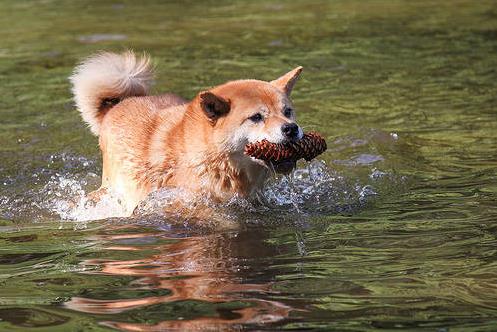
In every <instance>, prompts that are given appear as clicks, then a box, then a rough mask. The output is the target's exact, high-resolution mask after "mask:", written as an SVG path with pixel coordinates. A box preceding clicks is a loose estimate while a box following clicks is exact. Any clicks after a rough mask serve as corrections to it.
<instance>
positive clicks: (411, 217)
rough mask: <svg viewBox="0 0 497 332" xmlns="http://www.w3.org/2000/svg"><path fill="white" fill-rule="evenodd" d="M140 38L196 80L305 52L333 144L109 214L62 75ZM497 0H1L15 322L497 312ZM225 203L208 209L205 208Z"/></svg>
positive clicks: (4, 155)
mask: <svg viewBox="0 0 497 332" xmlns="http://www.w3.org/2000/svg"><path fill="white" fill-rule="evenodd" d="M125 48H133V49H135V50H139V51H141V50H145V51H147V52H149V53H150V54H151V55H152V56H153V58H154V59H155V63H156V65H157V82H156V85H155V88H154V89H155V90H156V91H157V92H159V91H174V92H177V93H179V94H180V95H183V96H185V97H192V96H194V95H195V93H196V92H198V91H199V90H201V89H204V88H207V87H210V86H213V85H216V84H219V83H222V82H224V81H227V80H231V79H238V78H259V79H266V80H270V79H274V78H276V77H277V76H279V75H280V74H282V73H284V72H286V71H288V70H289V69H291V68H294V67H295V66H297V65H302V66H304V68H305V69H304V74H303V77H302V79H301V81H300V82H299V83H298V85H297V86H296V88H295V90H294V93H293V99H294V103H295V105H296V108H297V112H298V118H299V122H300V123H301V124H302V125H303V126H304V127H305V128H306V129H307V130H310V129H313V130H318V131H320V132H322V133H323V134H324V135H326V137H327V139H328V143H329V144H328V145H329V147H330V148H329V150H328V152H327V153H326V154H324V155H323V156H322V158H321V159H322V160H323V161H319V162H315V163H313V164H311V165H306V164H302V165H300V170H299V171H298V172H296V174H294V175H293V177H292V178H291V179H287V178H280V179H276V180H275V181H274V182H273V183H272V184H271V185H269V186H268V188H267V189H266V190H265V193H264V195H263V196H262V197H261V201H262V202H261V203H259V204H255V205H254V204H250V203H248V202H244V201H240V200H234V201H233V202H230V203H229V204H227V205H225V206H220V207H218V210H219V211H220V212H219V215H218V216H216V218H218V219H225V220H228V221H229V222H230V223H231V224H234V225H237V227H236V228H235V227H233V228H232V229H223V230H213V229H212V228H209V227H197V226H195V221H194V220H192V219H191V217H190V216H189V215H188V214H184V213H179V214H176V215H166V216H164V215H156V214H153V213H152V212H153V211H154V206H156V205H160V204H161V202H163V201H164V200H167V198H168V195H170V194H171V193H160V194H159V195H158V196H159V197H154V198H152V199H151V200H150V201H149V202H148V203H147V205H146V206H144V207H143V209H144V211H145V212H147V213H144V215H143V216H141V217H137V218H130V219H119V218H110V219H106V220H101V221H86V222H82V221H75V219H97V217H98V216H99V215H102V214H101V213H104V212H109V210H110V212H112V206H110V205H109V206H104V207H103V210H105V209H107V210H106V211H102V210H98V209H97V210H90V211H88V210H85V209H82V208H79V209H74V208H73V207H71V205H70V203H71V202H72V201H74V200H77V199H78V198H79V197H81V196H82V195H84V193H85V192H88V191H90V190H92V189H95V188H96V187H97V186H98V182H99V179H98V174H99V173H100V168H101V166H100V155H99V151H98V147H97V140H96V138H95V137H93V136H91V134H90V132H89V130H88V129H87V128H85V126H84V125H83V123H82V121H81V120H80V118H79V116H78V114H77V112H76V110H75V109H74V107H73V106H72V102H71V95H70V93H69V86H68V81H67V77H68V75H69V74H70V72H71V70H72V68H73V67H74V65H75V64H76V63H77V62H78V61H80V60H81V59H82V58H83V57H85V56H87V55H89V54H91V53H93V52H95V51H97V50H102V49H105V50H114V51H120V50H123V49H125ZM496 70H497V3H496V2H495V1H468V0H465V1H458V0H454V1H407V0H405V1H401V0H392V1H382V0H378V1H374V0H371V1H341V0H337V1H183V2H181V4H179V3H177V4H176V3H173V2H169V1H141V2H138V1H107V0H105V1H50V0H44V1H16V0H3V1H1V2H0V82H1V83H0V160H1V161H0V330H4V331H31V330H33V331H78V330H92V331H100V330H102V331H103V330H108V329H112V328H117V329H121V330H127V331H147V330H171V329H177V330H179V331H188V330H195V329H198V330H215V331H217V330H243V329H249V330H251V329H258V330H275V329H286V330H305V329H306V330H322V331H332V330H336V331H364V330H381V331H396V330H409V331H440V332H441V331H495V330H497V278H496V275H497V263H496V257H497V249H496V248H497V238H496V236H497V226H496V225H495V221H496V219H497V218H496V217H497V206H496V195H497V173H496V170H497V122H496V119H497V110H496V106H497V97H496V95H497V93H496V92H497V72H496ZM208 224H209V222H208V221H207V222H206V225H208Z"/></svg>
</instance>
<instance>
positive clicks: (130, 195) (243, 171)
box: [70, 52, 303, 214]
mask: <svg viewBox="0 0 497 332" xmlns="http://www.w3.org/2000/svg"><path fill="white" fill-rule="evenodd" d="M301 71H302V67H297V68H295V69H294V70H292V71H290V72H289V73H287V74H285V75H283V76H281V77H280V78H278V79H276V80H274V81H271V82H264V81H258V80H239V81H232V82H228V83H225V84H223V85H220V86H217V87H214V88H212V89H210V90H208V91H203V92H200V93H199V94H198V95H197V96H196V97H195V98H193V100H192V101H186V100H185V99H183V98H181V97H178V96H176V95H173V94H164V95H159V96H148V95H147V92H148V89H149V85H150V82H151V80H152V71H151V66H150V62H149V59H148V58H147V57H145V56H143V57H141V58H137V57H136V56H135V55H134V54H133V53H132V52H126V53H124V54H114V53H100V54H98V55H95V56H93V57H90V58H88V59H86V60H85V61H84V62H83V63H82V64H81V65H79V66H78V67H77V68H76V70H75V73H74V75H73V76H71V78H70V79H71V82H72V84H73V92H74V95H75V101H76V104H77V106H78V109H79V111H80V113H81V115H82V117H83V119H84V120H85V121H86V122H87V123H88V125H89V126H90V129H91V131H92V132H93V133H94V134H95V135H97V136H99V144H100V149H101V150H102V155H103V174H102V186H101V188H100V189H99V191H98V192H97V193H102V192H106V191H107V190H108V189H110V190H112V191H113V192H114V193H116V194H117V195H119V196H120V197H121V199H123V200H124V204H125V208H126V210H127V213H129V214H130V213H132V211H133V209H134V208H135V207H136V205H137V204H138V203H139V202H140V201H141V200H143V199H144V198H145V197H146V196H147V195H148V194H149V193H150V192H152V191H154V190H157V189H159V188H162V187H179V188H183V189H185V190H187V191H189V192H192V193H197V194H199V193H200V194H208V195H209V196H210V197H211V198H213V199H215V200H219V201H223V200H226V199H229V198H230V197H233V195H236V194H238V195H240V196H242V197H248V196H250V195H251V194H253V193H254V192H256V191H257V190H258V189H260V188H261V187H262V185H263V184H264V182H265V181H266V179H267V178H268V177H269V175H270V174H271V170H272V169H273V170H275V171H277V172H283V173H286V172H289V171H291V170H292V169H293V168H294V167H295V162H286V163H282V164H266V163H264V162H262V161H260V160H256V159H254V158H251V157H248V156H246V155H245V154H244V152H243V150H244V147H245V145H246V144H247V143H251V142H256V141H260V140H263V139H267V140H268V141H270V142H274V143H282V142H285V141H287V140H298V139H300V138H302V135H303V132H302V130H301V129H300V127H299V126H298V125H297V124H296V123H295V112H294V110H293V107H292V104H291V101H290V99H289V95H290V92H291V90H292V88H293V86H294V84H295V81H296V80H297V78H298V76H299V75H300V72H301Z"/></svg>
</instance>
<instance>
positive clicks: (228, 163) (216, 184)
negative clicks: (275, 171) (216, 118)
mask: <svg viewBox="0 0 497 332" xmlns="http://www.w3.org/2000/svg"><path fill="white" fill-rule="evenodd" d="M185 108H186V109H185V110H184V115H183V117H182V118H181V119H180V120H179V121H178V122H177V123H176V124H175V125H174V130H168V135H169V137H158V139H159V140H160V141H161V142H162V143H161V144H160V145H159V146H157V147H156V148H159V149H160V150H161V151H154V149H151V151H150V153H151V156H153V155H155V156H157V155H164V151H165V152H166V154H165V155H164V158H162V160H160V161H156V162H150V165H151V166H150V167H149V168H148V169H149V171H148V172H147V173H148V174H147V175H146V176H144V177H143V178H144V179H146V178H148V179H154V183H153V186H154V187H157V188H161V187H167V186H180V187H183V188H187V189H189V190H191V191H193V192H204V193H209V194H211V195H212V197H213V198H215V199H216V198H217V199H222V200H224V199H226V198H227V197H229V196H233V195H234V194H237V195H240V196H242V197H247V196H249V195H250V194H252V193H253V192H255V191H257V190H259V189H261V188H262V186H263V185H264V183H265V181H266V179H267V178H268V177H269V171H268V170H267V168H265V167H263V166H261V165H259V164H256V163H254V162H252V161H251V160H250V159H249V157H247V156H245V155H244V154H243V152H242V151H229V150H227V149H221V151H218V149H219V148H218V146H217V144H214V142H213V130H214V125H213V126H199V125H198V124H199V121H204V122H205V121H206V119H205V115H204V114H202V113H201V112H202V111H201V110H199V109H198V108H195V107H193V106H192V104H189V105H185ZM169 126H170V124H169ZM164 132H165V131H164ZM164 132H162V133H164ZM187 132H194V133H196V134H195V135H194V136H192V137H186V135H185V133H187ZM157 135H161V130H160V128H159V129H158V130H157ZM180 142H181V144H180ZM182 143H186V144H182ZM174 145H177V146H180V145H182V146H187V147H188V150H186V151H182V152H183V153H181V154H176V155H174V156H173V155H170V154H168V153H167V151H168V150H171V147H172V146H174ZM205 147H207V150H206V149H205ZM176 150H177V149H176ZM149 160H150V159H149Z"/></svg>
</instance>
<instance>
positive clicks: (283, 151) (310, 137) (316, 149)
mask: <svg viewBox="0 0 497 332" xmlns="http://www.w3.org/2000/svg"><path fill="white" fill-rule="evenodd" d="M326 148H327V146H326V141H325V140H324V138H323V137H322V136H321V135H319V134H318V133H316V132H309V133H307V134H305V135H304V137H302V139H300V140H299V141H297V142H290V143H271V142H269V141H267V140H262V141H260V142H256V143H249V144H247V145H246V146H245V154H247V155H249V156H251V157H254V158H256V159H260V160H263V161H272V162H280V161H283V160H295V161H296V160H299V159H302V158H303V159H305V160H307V161H310V160H312V159H314V158H316V157H317V156H318V155H320V154H321V153H323V152H324V151H326Z"/></svg>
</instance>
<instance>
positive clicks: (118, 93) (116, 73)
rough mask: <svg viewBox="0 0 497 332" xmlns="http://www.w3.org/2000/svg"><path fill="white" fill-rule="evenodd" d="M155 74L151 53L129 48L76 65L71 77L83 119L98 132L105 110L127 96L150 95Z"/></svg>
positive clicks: (97, 55) (93, 131)
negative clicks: (147, 53)
mask: <svg viewBox="0 0 497 332" xmlns="http://www.w3.org/2000/svg"><path fill="white" fill-rule="evenodd" d="M152 78H153V73H152V66H151V65H150V59H149V57H147V56H145V55H143V56H142V57H139V58H137V57H136V56H135V54H134V53H133V52H132V51H127V52H124V53H122V54H116V53H109V52H103V53H99V54H96V55H94V56H91V57H89V58H88V59H86V60H84V61H83V62H82V63H81V64H80V65H79V66H77V67H76V69H75V70H74V73H73V75H72V76H71V77H70V78H69V79H70V81H71V83H72V85H73V86H72V91H73V93H74V100H75V101H76V106H77V107H78V110H79V112H80V113H81V116H82V117H83V120H84V121H85V122H86V123H88V125H89V126H90V130H91V131H92V133H94V134H95V135H97V136H98V134H99V130H100V123H101V122H102V119H103V117H104V115H105V113H106V111H107V110H109V109H110V108H111V107H112V106H113V105H115V104H116V103H118V102H119V101H121V100H123V99H124V98H126V97H132V96H145V95H147V93H148V89H149V86H150V83H151V82H152Z"/></svg>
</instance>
